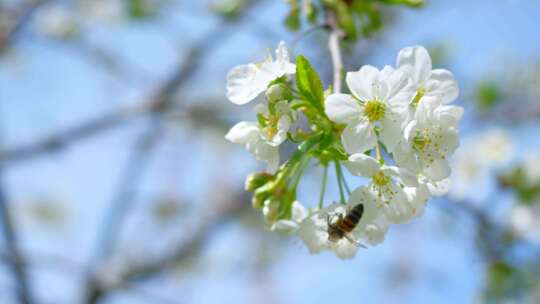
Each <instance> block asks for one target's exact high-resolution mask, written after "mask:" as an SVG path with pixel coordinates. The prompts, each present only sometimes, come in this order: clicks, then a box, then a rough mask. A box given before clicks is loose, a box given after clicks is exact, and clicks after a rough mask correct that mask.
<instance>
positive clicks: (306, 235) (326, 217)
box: [298, 187, 388, 259]
mask: <svg viewBox="0 0 540 304" xmlns="http://www.w3.org/2000/svg"><path fill="white" fill-rule="evenodd" d="M375 199H376V198H375V196H374V195H373V193H372V192H371V191H369V189H367V188H366V187H360V188H358V189H356V190H355V191H354V192H353V193H351V196H350V198H349V202H348V204H347V205H342V204H332V205H330V206H328V207H327V208H324V209H322V210H319V211H317V212H316V213H314V214H313V215H311V216H309V217H308V218H307V219H305V220H304V221H303V222H302V223H301V224H300V230H299V231H298V235H299V237H300V238H301V239H302V241H303V242H304V243H305V244H306V246H307V247H308V249H309V251H310V253H312V254H314V253H319V252H321V251H325V250H330V251H333V252H335V254H336V255H337V256H338V257H340V258H342V259H350V258H352V257H354V256H355V255H356V252H357V251H358V246H357V244H355V242H359V243H365V244H370V245H372V246H374V245H377V244H379V243H381V242H382V241H383V240H384V236H385V235H386V232H387V231H388V222H387V221H386V218H385V217H384V215H383V214H382V213H381V212H380V209H379V208H377V206H376V203H375ZM358 204H363V206H364V212H363V214H362V217H361V219H360V221H359V222H358V224H357V225H356V227H355V228H354V229H353V231H352V232H350V233H349V234H347V235H346V237H343V238H341V239H339V240H337V241H331V240H330V239H329V234H328V223H329V221H335V220H336V218H337V217H338V216H339V215H340V214H341V215H343V216H345V214H347V212H348V211H349V210H351V209H352V208H354V207H355V206H356V205H358ZM333 223H334V224H335V222H333Z"/></svg>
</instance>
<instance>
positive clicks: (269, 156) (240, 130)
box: [225, 121, 279, 173]
mask: <svg viewBox="0 0 540 304" xmlns="http://www.w3.org/2000/svg"><path fill="white" fill-rule="evenodd" d="M225 138H226V139H227V140H228V141H230V142H233V143H235V144H243V145H245V146H246V149H247V150H248V151H249V152H250V153H252V154H253V155H255V158H256V159H257V160H262V161H265V162H266V163H267V171H268V172H270V173H274V172H276V170H277V169H278V166H279V150H278V147H277V146H272V145H270V144H268V143H267V142H266V140H265V139H264V135H263V132H262V130H261V129H260V128H259V125H258V124H257V123H255V122H247V121H241V122H239V123H237V124H236V125H234V126H233V127H232V128H231V129H230V130H229V132H228V133H227V135H225Z"/></svg>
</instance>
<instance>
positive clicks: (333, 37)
mask: <svg viewBox="0 0 540 304" xmlns="http://www.w3.org/2000/svg"><path fill="white" fill-rule="evenodd" d="M326 19H327V22H328V25H329V26H330V29H331V30H330V36H329V37H328V49H329V50H330V55H331V57H332V66H333V70H334V93H341V83H342V79H341V78H342V77H341V73H342V71H343V60H342V58H341V48H340V46H339V41H340V40H341V39H342V38H343V31H342V30H341V29H340V28H339V26H338V24H337V20H336V15H335V13H334V12H332V11H329V12H328V13H327V16H326Z"/></svg>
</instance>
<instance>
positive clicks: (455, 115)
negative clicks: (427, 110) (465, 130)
mask: <svg viewBox="0 0 540 304" xmlns="http://www.w3.org/2000/svg"><path fill="white" fill-rule="evenodd" d="M436 112H437V115H439V119H440V121H441V126H442V127H443V128H450V127H452V128H455V127H457V125H458V123H459V121H460V120H461V117H462V116H463V108H462V107H456V106H440V107H438V108H437V109H436Z"/></svg>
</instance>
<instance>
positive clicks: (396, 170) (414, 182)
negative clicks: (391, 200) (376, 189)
mask: <svg viewBox="0 0 540 304" xmlns="http://www.w3.org/2000/svg"><path fill="white" fill-rule="evenodd" d="M382 171H383V173H384V175H387V176H394V177H397V178H398V179H399V181H400V182H401V183H403V185H405V186H409V187H416V186H418V178H417V177H416V175H415V174H414V173H412V172H411V171H410V170H408V169H405V168H400V167H396V166H384V167H383V169H382Z"/></svg>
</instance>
